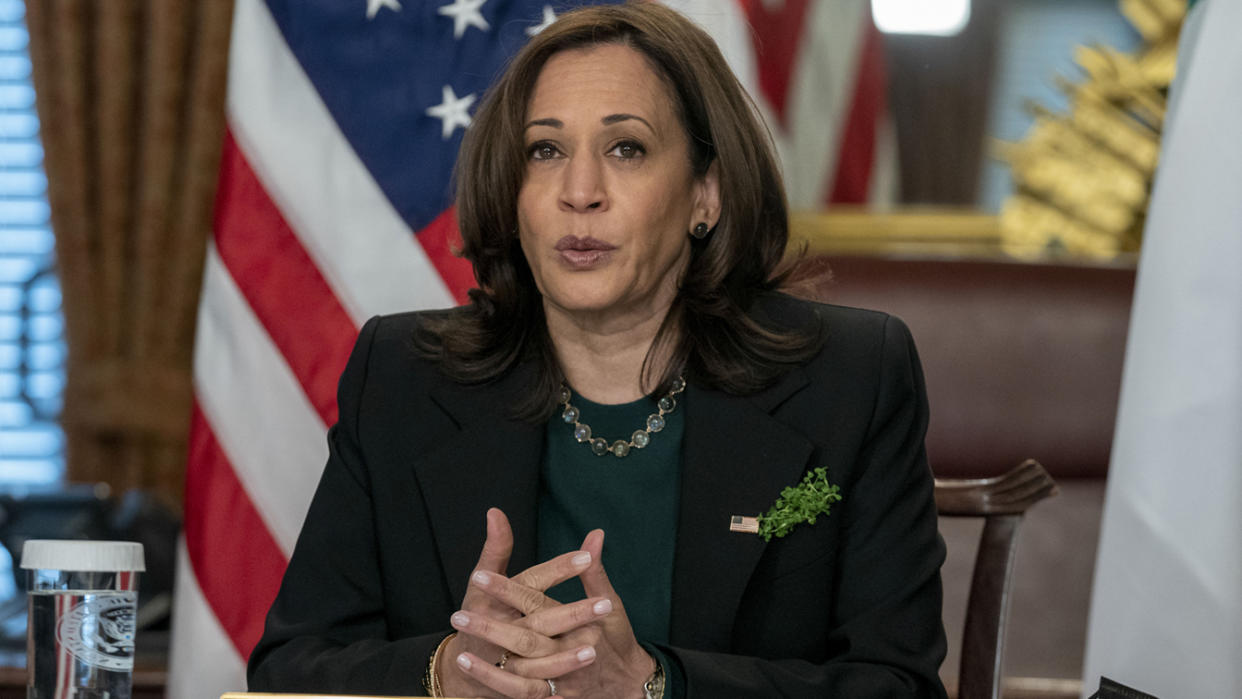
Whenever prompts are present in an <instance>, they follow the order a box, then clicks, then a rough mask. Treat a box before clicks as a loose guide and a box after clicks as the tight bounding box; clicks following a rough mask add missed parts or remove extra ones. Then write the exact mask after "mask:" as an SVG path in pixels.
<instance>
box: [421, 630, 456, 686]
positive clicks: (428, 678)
mask: <svg viewBox="0 0 1242 699" xmlns="http://www.w3.org/2000/svg"><path fill="white" fill-rule="evenodd" d="M456 635H457V634H456V633H451V634H449V635H447V636H445V637H444V640H442V641H440V644H439V645H438V646H436V649H435V651H434V652H432V654H431V657H430V658H429V659H428V660H427V670H426V671H425V672H424V673H423V691H425V692H427V696H429V697H442V696H444V688H443V687H442V686H441V684H440V658H441V656H443V655H444V649H445V648H447V647H448V644H449V641H451V640H453V637H454V636H456Z"/></svg>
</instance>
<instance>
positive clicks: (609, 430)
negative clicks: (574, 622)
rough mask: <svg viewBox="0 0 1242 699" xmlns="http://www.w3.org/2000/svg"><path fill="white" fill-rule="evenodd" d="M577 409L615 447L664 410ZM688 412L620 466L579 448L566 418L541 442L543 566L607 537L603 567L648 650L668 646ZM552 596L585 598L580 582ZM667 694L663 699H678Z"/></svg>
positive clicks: (552, 423)
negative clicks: (597, 536)
mask: <svg viewBox="0 0 1242 699" xmlns="http://www.w3.org/2000/svg"><path fill="white" fill-rule="evenodd" d="M684 395H685V394H681V395H679V396H677V398H678V399H680V398H682V397H683V396H684ZM570 404H571V405H574V406H576V407H577V408H578V409H579V411H580V417H579V422H581V423H582V424H585V425H590V427H591V432H592V434H593V435H594V436H596V437H603V438H604V439H606V440H608V443H609V444H611V443H612V442H614V441H616V440H618V439H621V440H626V441H628V440H629V438H630V435H631V434H633V432H634V430H637V429H641V428H642V427H643V426H644V425H645V424H646V422H647V416H648V415H651V414H653V413H657V412H659V411H658V410H657V408H656V405H655V401H654V400H651V399H650V398H642V399H640V400H637V401H635V402H633V403H625V404H622V405H601V404H599V403H593V402H591V401H589V400H586V399H585V398H583V397H582V396H579V395H577V394H574V396H573V398H572V399H571V400H570ZM683 412H684V411H683V409H682V406H680V405H678V406H677V408H676V409H675V410H673V412H671V413H668V414H667V415H665V416H664V419H665V423H666V424H665V427H664V429H663V430H661V431H660V432H654V433H652V434H651V443H650V444H648V445H647V446H646V447H645V448H643V449H632V450H631V451H630V453H629V454H628V455H627V456H625V457H622V458H617V457H616V456H613V455H612V454H604V455H603V456H596V455H595V454H594V453H593V452H592V451H591V448H590V446H589V445H588V444H585V443H579V442H577V441H575V440H574V437H573V425H572V424H567V423H565V422H564V421H563V420H562V419H561V417H560V411H559V410H558V411H557V414H556V416H554V417H553V418H552V419H551V420H549V421H548V428H547V435H546V439H545V442H544V445H545V446H544V452H543V468H542V473H541V478H540V486H539V530H538V531H539V536H538V539H539V557H538V560H541V561H545V560H548V559H549V558H553V557H555V556H559V555H560V554H562V553H565V552H567V551H576V550H578V549H579V548H581V546H582V540H583V539H584V538H586V535H587V532H589V531H591V530H592V529H603V530H604V534H605V537H604V552H603V558H604V569H605V570H607V571H608V579H609V581H610V582H611V583H612V586H613V588H614V589H615V590H616V591H617V595H618V596H619V597H620V598H621V600H622V602H624V603H625V612H626V615H627V616H628V617H629V619H630V624H631V626H633V627H634V636H635V637H636V638H637V639H638V640H639V642H641V643H643V644H644V645H646V646H647V647H648V649H649V650H651V649H652V647H651V645H650V644H653V643H659V644H667V643H668V630H669V609H670V606H671V603H672V588H673V553H674V547H675V543H676V531H677V515H678V507H679V505H678V503H679V501H680V491H681V437H682V433H683V432H684V429H685V421H684V418H683ZM548 595H549V596H550V597H552V598H553V599H556V600H558V601H560V602H574V601H577V600H580V599H582V598H583V597H585V596H586V595H585V593H584V592H583V589H582V582H581V581H580V580H579V579H577V578H574V579H572V580H568V581H566V582H564V583H562V584H560V585H557V586H556V587H554V588H552V589H551V590H549V591H548ZM656 657H657V659H658V660H659V661H660V662H661V664H663V665H664V666H665V672H666V674H671V673H676V674H680V672H679V668H676V669H672V670H671V673H670V668H669V664H670V663H669V660H668V658H667V657H664V654H663V653H659V652H658V651H657V653H656ZM678 679H680V678H678ZM677 684H680V682H678V683H677ZM668 689H671V688H666V692H665V696H666V697H669V696H677V695H678V694H680V692H670V691H668ZM678 689H680V688H678Z"/></svg>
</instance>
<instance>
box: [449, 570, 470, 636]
mask: <svg viewBox="0 0 1242 699" xmlns="http://www.w3.org/2000/svg"><path fill="white" fill-rule="evenodd" d="M460 579H461V578H458V580H460ZM452 621H453V626H455V627H457V628H459V629H460V628H462V627H464V626H469V625H470V617H468V616H466V615H465V614H462V613H461V612H457V613H456V614H454V615H453V619H452Z"/></svg>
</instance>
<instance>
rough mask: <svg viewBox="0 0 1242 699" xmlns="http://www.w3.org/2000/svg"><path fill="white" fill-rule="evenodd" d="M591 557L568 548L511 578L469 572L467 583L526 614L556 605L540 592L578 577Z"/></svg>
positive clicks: (588, 563) (555, 602)
mask: <svg viewBox="0 0 1242 699" xmlns="http://www.w3.org/2000/svg"><path fill="white" fill-rule="evenodd" d="M591 560H592V559H591V555H590V554H588V553H586V552H584V551H571V552H569V553H565V554H561V555H560V556H557V557H556V558H553V559H551V560H548V561H545V562H543V563H540V564H539V565H536V566H531V567H530V568H527V569H526V570H524V571H522V572H521V573H519V574H518V575H517V576H515V577H513V578H506V577H505V576H503V575H499V574H497V573H492V572H489V571H485V570H476V571H475V572H474V573H472V574H471V575H470V582H471V584H473V585H474V586H475V587H477V588H481V589H483V590H485V591H486V592H487V593H488V594H489V595H491V596H492V597H494V598H496V599H497V600H500V601H501V602H504V603H505V604H507V605H509V606H510V607H513V608H514V609H516V610H518V611H520V612H522V613H523V614H528V615H529V614H534V613H535V612H537V611H539V610H540V609H544V608H546V607H549V606H555V605H557V604H559V602H557V601H556V600H554V599H552V598H550V597H548V596H547V595H545V594H543V593H544V591H545V590H547V589H549V588H551V587H555V586H556V585H559V584H561V583H563V582H565V581H566V580H569V579H570V578H573V577H576V576H578V575H579V574H580V573H581V572H582V571H583V570H585V569H586V567H587V566H588V565H590V564H591Z"/></svg>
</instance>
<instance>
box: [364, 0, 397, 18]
mask: <svg viewBox="0 0 1242 699" xmlns="http://www.w3.org/2000/svg"><path fill="white" fill-rule="evenodd" d="M385 7H387V8H388V9H390V10H392V11H393V12H400V11H401V3H400V2H398V1H397V0H367V19H375V15H376V14H377V13H379V11H380V9H381V8H385Z"/></svg>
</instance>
